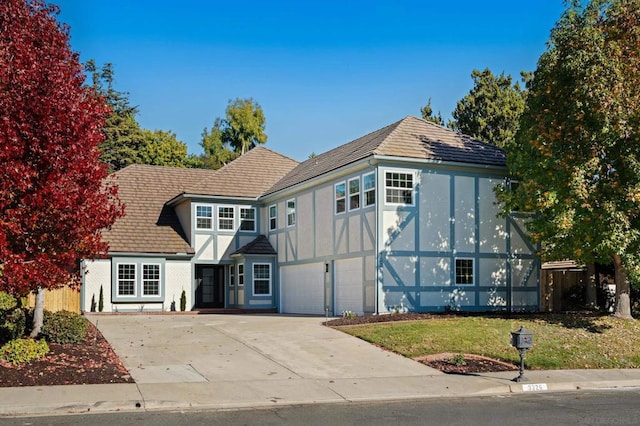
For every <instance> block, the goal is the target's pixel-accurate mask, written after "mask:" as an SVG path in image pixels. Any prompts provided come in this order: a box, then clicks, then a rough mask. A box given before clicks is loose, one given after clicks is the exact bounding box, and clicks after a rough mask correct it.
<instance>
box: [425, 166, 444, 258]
mask: <svg viewBox="0 0 640 426" xmlns="http://www.w3.org/2000/svg"><path fill="white" fill-rule="evenodd" d="M450 182H451V177H450V176H447V175H437V174H433V173H422V181H421V185H420V215H419V217H420V250H422V251H447V250H449V248H450V247H451V242H450V223H451V220H450V216H449V211H450V210H451V188H450V187H451V184H450Z"/></svg>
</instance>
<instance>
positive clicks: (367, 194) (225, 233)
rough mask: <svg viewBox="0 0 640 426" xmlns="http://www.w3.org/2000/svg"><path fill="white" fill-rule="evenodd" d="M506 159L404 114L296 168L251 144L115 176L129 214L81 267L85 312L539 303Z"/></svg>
mask: <svg viewBox="0 0 640 426" xmlns="http://www.w3.org/2000/svg"><path fill="white" fill-rule="evenodd" d="M506 176H507V168H506V165H505V153H504V152H503V151H502V150H501V149H499V148H497V147H495V146H493V145H489V144H486V143H483V142H480V141H478V140H474V139H472V138H470V137H467V136H465V135H461V134H458V133H455V132H453V131H451V130H449V129H446V128H444V127H441V126H438V125H435V124H433V123H430V122H426V121H424V120H421V119H418V118H415V117H406V118H404V119H403V120H400V121H398V122H396V123H393V124H390V125H388V126H386V127H384V128H382V129H380V130H377V131H375V132H373V133H370V134H367V135H365V136H362V137H361V138H359V139H356V140H354V141H352V142H349V143H347V144H345V145H342V146H339V147H337V148H335V149H333V150H331V151H328V152H326V153H323V154H320V155H317V156H316V157H313V158H311V159H309V160H307V161H305V162H302V163H298V162H297V161H295V160H292V159H290V158H287V157H285V156H283V155H281V154H278V153H276V152H273V151H271V150H269V149H267V148H264V147H257V148H254V149H252V150H250V151H249V152H247V153H246V154H244V155H243V156H241V157H239V158H238V159H236V160H235V161H233V162H231V163H229V164H228V165H226V166H225V167H223V168H221V169H219V170H215V171H211V170H195V169H177V168H168V167H156V166H144V165H132V166H129V167H126V168H124V169H122V170H120V171H118V172H117V173H116V174H115V179H116V182H117V184H118V185H119V187H120V198H121V199H122V201H123V202H124V204H125V208H126V216H125V217H124V218H121V219H119V220H118V221H117V222H116V223H115V225H114V226H113V228H112V229H111V230H110V231H108V232H105V233H104V237H105V239H106V240H107V241H108V242H109V245H110V250H109V255H108V257H107V258H106V259H95V260H85V261H84V262H83V263H84V266H85V270H86V273H85V274H84V276H83V286H82V301H81V304H82V307H81V309H82V310H85V311H87V310H89V309H90V304H91V300H92V298H95V300H97V298H98V294H99V292H100V288H101V287H102V288H103V292H104V307H105V311H111V312H115V311H118V312H123V311H159V310H165V311H166V310H169V309H171V307H172V304H174V303H175V304H174V305H173V306H176V305H178V304H179V300H180V297H181V294H182V292H183V291H184V294H185V295H186V300H187V309H188V310H191V309H203V308H242V309H268V310H273V311H277V312H282V313H299V314H326V313H328V314H329V315H340V314H342V313H343V312H345V311H353V312H355V313H357V314H375V313H385V312H394V311H443V310H446V309H454V310H476V311H486V310H496V309H514V310H525V309H526V310H537V309H538V308H539V305H540V297H539V281H540V280H539V271H540V262H539V259H538V258H537V257H536V256H535V251H536V250H535V249H536V248H535V247H533V246H532V245H531V243H530V242H529V241H528V240H527V238H526V237H525V234H524V232H523V223H524V220H525V218H524V217H520V216H518V215H512V216H509V217H507V218H502V217H499V216H498V212H499V206H498V205H497V203H496V199H495V196H494V188H495V187H496V185H498V184H500V183H501V182H503V181H504V179H505V178H506Z"/></svg>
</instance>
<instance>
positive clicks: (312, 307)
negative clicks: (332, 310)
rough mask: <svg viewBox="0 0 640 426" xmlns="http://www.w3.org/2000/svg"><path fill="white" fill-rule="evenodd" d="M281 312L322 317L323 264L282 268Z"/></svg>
mask: <svg viewBox="0 0 640 426" xmlns="http://www.w3.org/2000/svg"><path fill="white" fill-rule="evenodd" d="M280 280H281V281H280V282H281V284H282V287H281V289H282V292H281V293H280V294H281V297H282V303H281V306H282V312H283V313H287V314H317V315H324V313H325V312H324V264H323V263H314V264H309V265H295V266H283V267H281V268H280Z"/></svg>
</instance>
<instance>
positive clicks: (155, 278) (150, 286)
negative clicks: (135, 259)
mask: <svg viewBox="0 0 640 426" xmlns="http://www.w3.org/2000/svg"><path fill="white" fill-rule="evenodd" d="M142 295H143V296H160V265H158V264H143V265H142Z"/></svg>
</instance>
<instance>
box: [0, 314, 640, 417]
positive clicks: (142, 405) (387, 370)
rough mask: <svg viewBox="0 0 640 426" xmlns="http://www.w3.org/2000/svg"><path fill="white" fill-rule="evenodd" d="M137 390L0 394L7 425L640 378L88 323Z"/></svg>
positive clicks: (221, 322) (312, 339)
mask: <svg viewBox="0 0 640 426" xmlns="http://www.w3.org/2000/svg"><path fill="white" fill-rule="evenodd" d="M89 319H90V320H91V321H92V322H94V324H97V326H98V328H99V329H100V330H101V331H102V333H103V334H104V336H105V337H106V338H107V340H109V342H110V343H111V345H112V347H113V348H114V350H115V351H116V353H117V354H118V355H119V356H120V358H121V359H122V361H123V362H124V364H125V366H126V367H127V368H128V370H129V371H130V373H131V375H132V377H133V378H134V380H135V381H136V383H135V384H111V385H78V386H50V387H22V388H0V415H29V414H44V413H59V414H63V413H81V412H104V411H122V410H153V409H188V408H199V409H205V408H206V409H230V408H247V407H266V406H274V405H291V404H310V403H328V402H346V401H371V400H385V399H409V398H429V397H461V396H477V395H498V394H508V393H518V392H549V391H571V390H574V391H575V390H579V389H604V388H619V387H640V370H571V371H566V370H565V371H531V372H529V371H528V372H527V373H526V375H525V376H526V377H527V378H528V379H529V381H527V382H525V383H515V382H513V381H511V379H513V377H515V375H516V374H514V372H508V373H487V374H478V375H447V374H443V373H441V372H440V371H437V370H434V369H431V368H429V367H426V366H424V365H422V364H420V363H417V362H414V361H412V360H409V359H406V358H404V357H401V356H399V355H395V354H392V353H390V352H386V351H383V350H381V349H379V348H377V347H375V346H372V345H370V344H367V343H365V342H362V341H360V340H359V339H357V338H354V337H351V336H348V335H345V334H343V333H341V332H338V331H335V330H332V329H330V328H327V327H324V326H322V325H321V322H322V321H323V319H322V318H317V317H292V316H280V315H131V316H125V315H111V316H105V315H102V316H95V315H94V316H89Z"/></svg>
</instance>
